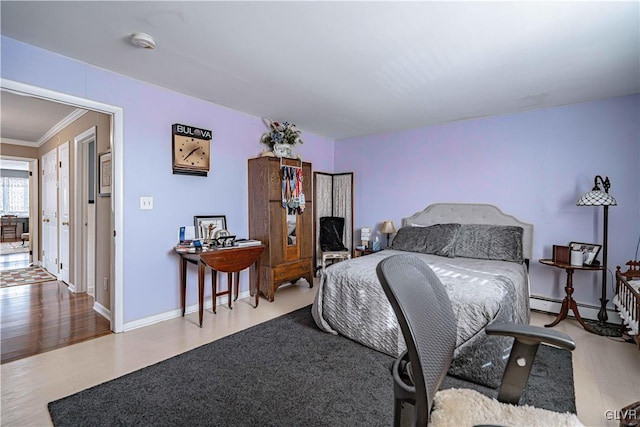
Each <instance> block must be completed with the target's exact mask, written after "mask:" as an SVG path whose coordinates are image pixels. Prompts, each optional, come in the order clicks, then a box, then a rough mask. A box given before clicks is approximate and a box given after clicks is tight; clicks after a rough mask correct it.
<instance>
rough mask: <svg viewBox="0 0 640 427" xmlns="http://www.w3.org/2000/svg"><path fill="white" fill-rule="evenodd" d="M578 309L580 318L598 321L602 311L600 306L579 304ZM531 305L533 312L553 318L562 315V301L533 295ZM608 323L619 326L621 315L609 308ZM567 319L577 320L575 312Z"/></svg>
mask: <svg viewBox="0 0 640 427" xmlns="http://www.w3.org/2000/svg"><path fill="white" fill-rule="evenodd" d="M576 303H577V304H578V309H579V311H580V316H582V318H583V319H587V320H594V321H596V322H597V321H598V312H599V311H600V306H596V305H591V304H584V303H580V302H577V301H576ZM529 305H530V307H531V310H535V311H541V312H543V313H547V314H550V315H552V316H555V315H557V314H558V313H560V308H561V307H562V300H559V299H555V298H549V297H545V296H541V295H531V296H530V297H529ZM607 316H608V318H609V319H608V320H607V323H613V324H614V325H619V324H620V323H621V322H622V319H621V318H620V315H619V314H618V313H617V312H616V311H615V310H614V309H613V308H607ZM567 317H570V318H572V319H575V317H574V316H573V311H572V310H569V313H567Z"/></svg>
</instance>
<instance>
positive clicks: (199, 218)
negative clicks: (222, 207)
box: [193, 215, 227, 240]
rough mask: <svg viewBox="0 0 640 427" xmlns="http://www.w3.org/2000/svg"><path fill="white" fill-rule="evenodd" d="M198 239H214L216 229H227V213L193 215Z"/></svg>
mask: <svg viewBox="0 0 640 427" xmlns="http://www.w3.org/2000/svg"><path fill="white" fill-rule="evenodd" d="M193 225H194V226H195V229H196V239H204V240H213V239H214V236H215V233H216V231H218V230H226V229H227V217H226V215H196V216H194V217H193Z"/></svg>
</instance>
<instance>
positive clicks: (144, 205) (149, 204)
mask: <svg viewBox="0 0 640 427" xmlns="http://www.w3.org/2000/svg"><path fill="white" fill-rule="evenodd" d="M140 209H142V210H149V211H150V210H152V209H153V197H151V196H140Z"/></svg>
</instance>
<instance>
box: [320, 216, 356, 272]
mask: <svg viewBox="0 0 640 427" xmlns="http://www.w3.org/2000/svg"><path fill="white" fill-rule="evenodd" d="M343 236H344V218H342V217H339V216H323V217H321V218H320V236H319V238H320V251H321V252H322V271H324V269H325V268H326V264H327V261H329V260H331V262H334V261H336V260H345V259H349V258H351V253H350V252H349V249H348V248H347V247H346V246H345V245H344V242H343V240H342V239H343Z"/></svg>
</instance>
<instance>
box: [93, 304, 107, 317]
mask: <svg viewBox="0 0 640 427" xmlns="http://www.w3.org/2000/svg"><path fill="white" fill-rule="evenodd" d="M93 309H94V310H95V311H97V312H98V314H99V315H100V316H102V317H104V318H105V319H107V320H108V321H109V322H111V310H109V309H107V308H106V307H105V306H104V305H102V304H100V303H98V302H94V303H93Z"/></svg>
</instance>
